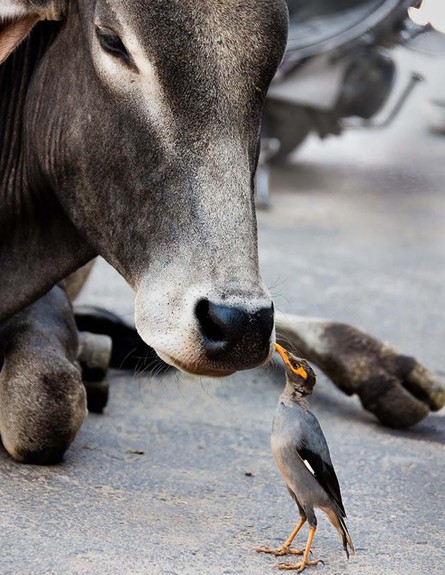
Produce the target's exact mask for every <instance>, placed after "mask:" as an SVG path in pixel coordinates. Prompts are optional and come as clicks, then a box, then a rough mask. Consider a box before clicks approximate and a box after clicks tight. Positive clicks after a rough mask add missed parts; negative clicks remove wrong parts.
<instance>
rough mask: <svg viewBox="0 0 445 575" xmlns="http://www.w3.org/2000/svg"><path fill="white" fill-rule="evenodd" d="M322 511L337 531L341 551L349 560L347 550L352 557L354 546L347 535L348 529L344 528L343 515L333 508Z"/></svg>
mask: <svg viewBox="0 0 445 575" xmlns="http://www.w3.org/2000/svg"><path fill="white" fill-rule="evenodd" d="M324 511H325V513H326V515H327V516H328V517H329V519H330V521H331V523H332V525H333V526H334V527H335V528H336V529H337V531H338V534H339V535H340V539H341V542H342V545H343V550H344V552H345V554H346V557H347V558H348V559H349V550H350V551H351V553H352V554H353V555H354V554H355V549H354V544H353V543H352V539H351V536H350V535H349V532H348V528H347V527H346V523H345V520H344V513H343V512H342V511H341V509H340V508H338V509H337V510H335V508H329V509H324ZM348 545H349V549H348Z"/></svg>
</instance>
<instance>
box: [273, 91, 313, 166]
mask: <svg viewBox="0 0 445 575" xmlns="http://www.w3.org/2000/svg"><path fill="white" fill-rule="evenodd" d="M263 122H264V123H263V126H264V132H265V136H266V137H268V138H276V139H277V140H278V141H279V142H280V149H279V150H278V152H277V153H276V154H274V156H273V157H272V158H271V160H270V162H271V163H280V162H283V161H284V160H286V158H287V157H288V156H289V155H290V154H291V153H292V152H293V151H294V150H296V149H297V148H298V146H300V145H301V144H302V143H303V141H304V140H305V139H306V137H307V135H308V134H309V132H310V131H311V130H312V129H313V127H314V126H313V119H312V118H311V115H310V113H309V112H308V110H306V109H305V108H302V107H301V106H298V105H295V104H292V103H289V102H284V101H280V100H271V99H269V100H267V101H266V105H265V108H264V121H263Z"/></svg>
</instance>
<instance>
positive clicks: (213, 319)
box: [196, 299, 225, 343]
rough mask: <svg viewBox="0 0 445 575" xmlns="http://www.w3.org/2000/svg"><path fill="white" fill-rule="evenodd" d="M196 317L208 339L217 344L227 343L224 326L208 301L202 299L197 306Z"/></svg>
mask: <svg viewBox="0 0 445 575" xmlns="http://www.w3.org/2000/svg"><path fill="white" fill-rule="evenodd" d="M196 317H197V318H198V321H199V325H200V327H201V332H202V334H203V335H204V336H205V338H206V339H208V340H209V341H211V342H215V343H217V342H224V341H225V334H224V330H223V327H224V326H223V325H221V320H220V318H219V317H218V315H217V314H215V310H214V305H213V304H211V303H210V302H209V300H208V299H202V300H200V301H199V302H198V303H197V304H196Z"/></svg>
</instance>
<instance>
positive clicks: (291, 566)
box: [278, 559, 324, 573]
mask: <svg viewBox="0 0 445 575" xmlns="http://www.w3.org/2000/svg"><path fill="white" fill-rule="evenodd" d="M319 563H323V561H322V560H321V559H315V560H313V561H309V559H306V560H303V561H300V562H299V563H279V564H278V569H281V570H282V571H297V572H298V573H301V572H302V571H304V570H305V569H306V567H307V566H308V565H309V566H312V565H318V564H319ZM323 565H324V563H323Z"/></svg>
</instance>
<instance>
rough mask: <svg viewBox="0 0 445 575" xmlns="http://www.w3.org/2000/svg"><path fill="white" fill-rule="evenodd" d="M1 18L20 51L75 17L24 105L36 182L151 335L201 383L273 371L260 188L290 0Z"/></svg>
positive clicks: (105, 0) (146, 4) (46, 10)
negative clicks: (256, 184)
mask: <svg viewBox="0 0 445 575" xmlns="http://www.w3.org/2000/svg"><path fill="white" fill-rule="evenodd" d="M2 6H3V4H2ZM2 12H3V14H2ZM0 15H3V16H5V15H6V16H9V17H11V18H13V20H12V24H11V25H10V27H9V28H10V29H9V38H14V41H15V42H16V41H17V40H18V38H19V37H20V36H21V35H22V34H23V31H26V30H28V29H29V28H30V27H32V25H33V24H34V23H35V21H37V20H39V19H45V18H47V19H57V18H60V19H63V20H64V21H63V23H61V25H60V29H59V30H58V33H57V35H56V37H55V40H54V41H53V42H52V44H51V45H50V47H49V48H48V50H47V52H46V53H45V55H44V57H43V58H42V59H41V61H40V64H39V67H38V69H37V71H36V74H35V77H34V80H33V83H32V85H31V88H30V90H29V93H28V96H27V104H26V134H27V154H28V158H29V165H30V172H31V174H30V177H31V178H32V179H34V181H38V187H39V188H44V187H45V188H48V189H49V188H50V189H51V190H52V191H53V193H54V194H55V195H56V196H57V198H58V200H59V202H60V203H61V204H62V206H63V209H64V211H65V213H67V214H68V216H69V218H70V220H71V221H72V222H73V223H74V225H75V226H76V228H77V229H78V230H79V231H80V233H81V234H82V236H83V237H84V238H86V240H87V241H88V242H89V244H90V245H91V246H92V247H93V248H94V249H95V250H96V251H97V253H99V254H101V255H102V256H103V257H105V259H107V260H108V261H109V262H110V263H111V264H112V265H113V266H114V267H115V268H116V269H117V270H118V271H119V272H120V273H121V274H122V275H123V276H124V277H125V278H126V280H127V281H128V282H129V283H130V285H131V286H132V287H133V288H134V289H135V291H136V293H137V297H136V325H137V328H138V331H139V333H140V334H141V336H142V337H143V339H144V340H145V341H146V342H147V343H148V344H149V345H151V346H152V347H154V348H155V350H156V351H157V352H158V354H159V355H160V356H161V357H162V358H163V359H164V360H166V361H167V362H168V363H171V364H173V365H175V366H177V367H179V368H181V369H183V370H185V371H188V372H192V373H199V374H208V375H225V374H228V373H231V372H234V371H236V370H239V369H246V368H249V367H253V366H255V365H259V364H261V363H262V362H264V361H266V360H267V359H268V358H269V356H270V354H271V352H272V347H273V343H274V342H273V340H274V335H273V306H272V301H271V299H270V295H269V293H268V291H267V289H266V288H265V286H264V284H263V282H262V280H261V277H260V274H259V269H258V254H257V232H256V220H255V212H254V202H253V177H254V173H255V169H256V163H257V155H258V143H259V128H260V120H261V114H262V107H263V102H264V98H265V94H266V91H267V88H268V85H269V82H270V81H271V79H272V77H273V75H274V73H275V70H276V68H277V66H278V64H279V62H280V59H281V57H282V53H283V49H284V45H285V40H286V30H287V11H286V7H285V4H284V2H281V0H279V1H277V0H95V1H92V0H69V1H68V0H66V1H58V0H52V1H48V0H6V8H3V7H2V8H0ZM39 26H44V24H39ZM14 33H15V36H14ZM9 45H10V46H11V45H12V43H11V40H9ZM7 49H8V47H7V46H6V47H5V44H4V46H3V51H4V53H5V52H6V51H7ZM1 50H2V48H1V47H0V53H1Z"/></svg>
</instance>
